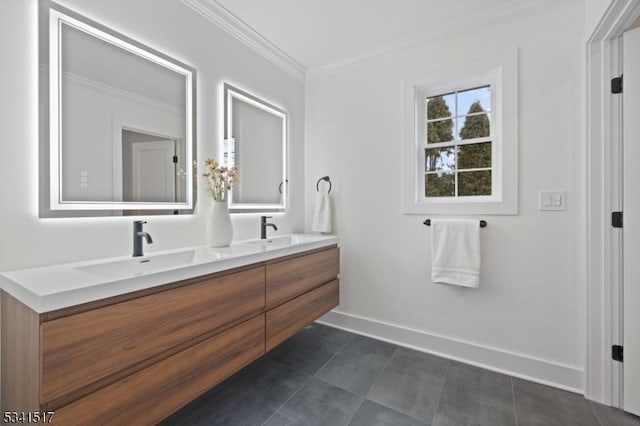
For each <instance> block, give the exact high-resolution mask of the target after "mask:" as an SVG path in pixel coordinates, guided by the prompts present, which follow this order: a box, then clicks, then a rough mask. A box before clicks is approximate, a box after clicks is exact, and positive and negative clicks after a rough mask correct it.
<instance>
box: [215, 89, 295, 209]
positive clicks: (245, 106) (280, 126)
mask: <svg viewBox="0 0 640 426" xmlns="http://www.w3.org/2000/svg"><path fill="white" fill-rule="evenodd" d="M224 122H225V126H224V135H225V143H224V156H225V162H226V164H227V165H228V166H237V167H238V174H239V180H240V181H239V183H238V184H237V185H235V186H234V188H233V190H232V193H231V201H230V204H229V209H230V211H232V212H236V213H239V212H282V211H285V209H286V206H287V190H288V183H289V181H288V179H287V114H286V112H285V111H284V110H282V109H281V108H278V107H276V106H274V105H272V104H270V103H269V102H266V101H264V100H263V99H260V98H258V97H257V96H254V95H251V94H249V93H247V92H246V91H243V90H240V89H238V88H236V87H234V86H232V85H230V84H227V83H225V84H224Z"/></svg>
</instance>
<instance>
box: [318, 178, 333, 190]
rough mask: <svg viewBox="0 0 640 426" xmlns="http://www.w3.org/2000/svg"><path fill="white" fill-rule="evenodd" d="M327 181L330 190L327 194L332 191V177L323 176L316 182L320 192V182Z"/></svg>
mask: <svg viewBox="0 0 640 426" xmlns="http://www.w3.org/2000/svg"><path fill="white" fill-rule="evenodd" d="M322 181H325V182H327V183H329V190H328V191H327V194H328V193H330V192H331V188H332V186H331V179H330V178H329V176H322V177H321V178H320V179H318V181H317V182H316V191H318V192H320V182H322Z"/></svg>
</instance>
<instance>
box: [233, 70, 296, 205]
mask: <svg viewBox="0 0 640 426" xmlns="http://www.w3.org/2000/svg"><path fill="white" fill-rule="evenodd" d="M222 98H223V103H224V107H223V110H224V117H223V121H224V131H223V139H224V144H223V158H224V164H225V166H227V167H233V166H234V165H235V163H234V161H233V159H232V156H231V155H229V153H228V147H229V140H230V139H231V136H232V135H231V130H232V128H233V100H234V99H238V100H240V101H242V102H246V103H248V104H249V105H252V106H254V107H256V108H259V109H262V110H263V111H266V112H268V113H270V114H273V115H275V116H277V117H278V118H280V119H282V180H281V182H280V188H282V202H280V203H234V202H233V193H232V194H231V196H230V197H229V211H230V212H231V213H282V212H285V211H287V205H288V202H289V196H288V194H289V188H288V186H289V180H288V177H287V176H288V168H289V162H288V158H289V157H288V141H289V124H288V123H289V121H288V117H287V112H286V110H284V109H283V108H280V107H277V106H275V105H273V104H271V103H269V102H267V101H265V100H264V99H261V98H259V97H257V96H254V95H252V94H250V93H248V92H247V91H245V90H241V89H238V88H237V87H235V86H233V85H231V84H229V83H227V82H224V83H223V97H222ZM238 172H239V178H240V184H242V169H239V170H238ZM231 191H233V188H232V190H231Z"/></svg>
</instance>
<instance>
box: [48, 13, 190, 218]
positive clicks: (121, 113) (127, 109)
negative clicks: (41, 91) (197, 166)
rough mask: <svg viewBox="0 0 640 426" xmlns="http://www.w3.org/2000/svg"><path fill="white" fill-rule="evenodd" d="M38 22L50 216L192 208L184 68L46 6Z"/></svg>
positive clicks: (82, 19) (187, 71)
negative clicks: (43, 36)
mask: <svg viewBox="0 0 640 426" xmlns="http://www.w3.org/2000/svg"><path fill="white" fill-rule="evenodd" d="M48 27H49V28H48V37H49V40H48V57H47V59H48V66H46V64H44V66H41V70H42V71H43V72H48V78H47V79H46V81H47V82H48V86H49V87H48V97H49V99H48V107H49V114H48V117H49V123H48V124H49V132H48V137H49V146H48V151H49V162H48V167H49V174H48V175H49V185H48V188H49V210H50V212H51V213H52V216H65V214H64V213H65V212H68V213H70V214H69V215H71V216H82V215H83V214H82V213H81V212H83V211H84V212H88V213H87V214H86V215H92V216H93V215H97V214H100V213H102V214H104V215H135V214H178V213H192V212H193V206H194V198H195V191H194V184H195V182H194V181H193V180H194V177H193V170H192V167H193V161H194V160H195V148H194V147H195V137H194V128H195V127H194V123H195V83H194V80H195V75H194V74H195V73H194V70H193V69H191V68H190V67H188V66H187V65H184V64H182V63H181V62H179V61H176V60H175V59H173V58H170V57H168V56H166V55H164V54H162V53H159V52H157V51H155V50H153V49H151V48H149V47H147V46H144V45H142V44H140V43H138V42H136V41H135V40H132V39H130V38H128V37H126V36H124V35H122V34H119V33H116V32H114V31H112V30H110V29H109V28H106V27H104V26H102V25H100V24H98V23H96V22H94V21H91V20H89V19H87V18H85V17H82V16H80V15H78V14H76V13H74V12H72V11H69V10H68V9H65V8H63V7H61V6H58V5H55V4H51V5H50V8H49V16H48ZM42 56H44V55H41V57H42ZM43 80H44V78H41V82H42V81H43ZM99 212H100V213H99ZM41 214H42V209H41Z"/></svg>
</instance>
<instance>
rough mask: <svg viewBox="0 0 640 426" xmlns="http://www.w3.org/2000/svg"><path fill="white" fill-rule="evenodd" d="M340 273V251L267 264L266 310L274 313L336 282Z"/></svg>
mask: <svg viewBox="0 0 640 426" xmlns="http://www.w3.org/2000/svg"><path fill="white" fill-rule="evenodd" d="M339 273H340V249H338V248H337V247H334V248H330V249H328V250H322V251H318V252H315V253H312V254H308V255H306V256H300V257H295V258H293V259H288V260H284V261H279V262H269V263H267V272H266V274H267V309H272V308H274V307H276V306H278V305H280V304H282V303H284V302H286V301H287V300H291V299H293V298H294V297H297V296H299V295H301V294H303V293H306V292H307V291H309V290H311V289H313V288H315V287H317V286H319V285H321V284H324V283H326V282H328V281H331V280H332V279H334V278H336V277H337V276H338V274H339Z"/></svg>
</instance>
